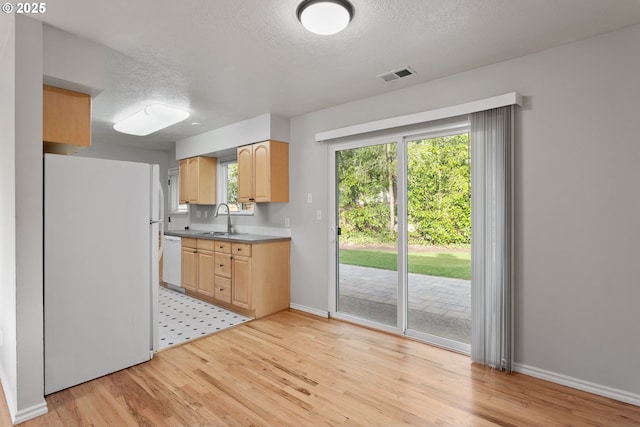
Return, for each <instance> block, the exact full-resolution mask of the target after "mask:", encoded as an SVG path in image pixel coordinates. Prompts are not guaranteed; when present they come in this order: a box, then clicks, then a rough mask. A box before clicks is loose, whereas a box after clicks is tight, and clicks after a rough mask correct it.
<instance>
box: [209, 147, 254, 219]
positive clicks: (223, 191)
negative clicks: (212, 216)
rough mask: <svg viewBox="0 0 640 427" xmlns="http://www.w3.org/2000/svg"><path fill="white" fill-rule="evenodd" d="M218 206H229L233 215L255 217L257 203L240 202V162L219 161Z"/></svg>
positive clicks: (231, 160)
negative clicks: (221, 204) (224, 204)
mask: <svg viewBox="0 0 640 427" xmlns="http://www.w3.org/2000/svg"><path fill="white" fill-rule="evenodd" d="M217 178H218V189H217V190H218V200H217V202H218V204H220V203H226V204H227V205H229V210H230V212H231V215H253V211H254V208H255V203H241V202H238V161H237V160H236V159H228V160H220V161H218V171H217Z"/></svg>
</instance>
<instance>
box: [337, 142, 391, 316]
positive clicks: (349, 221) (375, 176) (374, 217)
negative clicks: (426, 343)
mask: <svg viewBox="0 0 640 427" xmlns="http://www.w3.org/2000/svg"><path fill="white" fill-rule="evenodd" d="M335 159H336V182H337V185H336V190H337V191H336V192H337V194H336V205H337V220H338V237H337V252H338V263H337V270H338V271H337V276H338V281H337V282H338V283H337V285H338V286H337V287H338V289H337V301H336V304H337V311H339V312H341V313H343V314H346V315H350V316H355V317H357V318H361V319H364V320H367V321H372V322H376V323H380V324H383V325H388V326H393V327H395V326H397V323H398V322H397V319H398V269H397V257H398V235H397V231H396V227H397V223H398V216H397V211H398V208H397V161H396V144H391V143H385V144H376V145H370V146H366V147H359V148H348V149H344V150H340V151H338V152H337V153H336V157H335Z"/></svg>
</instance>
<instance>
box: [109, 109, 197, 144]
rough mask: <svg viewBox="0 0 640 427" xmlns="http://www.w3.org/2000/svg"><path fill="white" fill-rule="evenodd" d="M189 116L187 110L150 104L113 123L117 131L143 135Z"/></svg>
mask: <svg viewBox="0 0 640 427" xmlns="http://www.w3.org/2000/svg"><path fill="white" fill-rule="evenodd" d="M187 117H189V112H188V111H185V110H181V109H179V108H175V107H169V106H168V105H162V104H151V105H149V106H147V107H145V108H143V109H142V110H140V111H138V112H137V113H135V114H134V115H133V116H131V117H128V118H126V119H124V120H121V121H119V122H118V123H115V124H114V125H113V128H114V129H115V130H117V131H118V132H122V133H128V134H129V135H137V136H145V135H149V134H150V133H153V132H156V131H159V130H160V129H164V128H166V127H169V126H171V125H174V124H176V123H178V122H181V121H183V120H184V119H186V118H187Z"/></svg>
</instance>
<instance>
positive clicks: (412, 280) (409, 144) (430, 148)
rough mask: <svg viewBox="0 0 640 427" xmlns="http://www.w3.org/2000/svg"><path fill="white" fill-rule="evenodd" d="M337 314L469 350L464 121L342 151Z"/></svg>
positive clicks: (336, 153) (337, 158)
mask: <svg viewBox="0 0 640 427" xmlns="http://www.w3.org/2000/svg"><path fill="white" fill-rule="evenodd" d="M332 156H333V161H334V162H335V163H334V167H335V186H334V188H335V224H336V228H335V234H336V240H335V243H336V245H335V248H336V250H335V266H336V283H335V285H336V286H335V290H336V292H335V300H334V301H333V303H334V309H333V310H332V315H336V316H337V317H346V318H348V320H352V321H359V320H360V321H362V323H363V324H366V325H367V326H373V327H377V326H376V325H378V326H379V327H380V328H381V329H385V330H389V331H392V332H396V333H401V334H407V335H411V336H413V337H416V338H419V339H422V340H425V341H429V342H433V343H435V344H438V345H442V346H445V347H449V348H453V349H456V350H459V351H465V352H469V350H470V342H471V298H470V293H471V283H470V275H471V257H470V238H471V219H470V218H471V205H470V194H471V192H470V190H471V189H470V180H469V177H470V175H469V172H470V158H469V135H468V133H467V126H466V122H465V123H463V125H458V126H455V127H452V129H448V130H445V131H442V130H439V131H438V133H434V132H432V133H425V134H424V135H421V136H418V137H408V138H404V137H401V136H399V137H396V138H394V139H390V140H386V141H383V140H378V141H372V142H370V143H367V142H361V143H359V144H352V145H345V146H339V147H334V148H333V149H332Z"/></svg>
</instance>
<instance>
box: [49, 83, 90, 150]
mask: <svg viewBox="0 0 640 427" xmlns="http://www.w3.org/2000/svg"><path fill="white" fill-rule="evenodd" d="M42 140H43V142H44V151H45V153H56V154H73V153H75V152H77V151H79V150H80V149H82V148H86V147H90V146H91V96H89V95H87V94H84V93H79V92H74V91H71V90H67V89H61V88H57V87H53V86H47V85H43V87H42Z"/></svg>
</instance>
